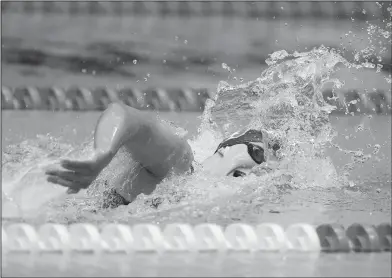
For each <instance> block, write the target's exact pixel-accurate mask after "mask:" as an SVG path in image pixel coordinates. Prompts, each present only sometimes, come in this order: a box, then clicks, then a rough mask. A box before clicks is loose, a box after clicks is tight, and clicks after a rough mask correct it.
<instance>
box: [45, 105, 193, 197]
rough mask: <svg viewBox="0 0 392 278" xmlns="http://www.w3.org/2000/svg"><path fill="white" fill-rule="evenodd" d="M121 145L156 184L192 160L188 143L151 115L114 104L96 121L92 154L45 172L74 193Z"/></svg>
mask: <svg viewBox="0 0 392 278" xmlns="http://www.w3.org/2000/svg"><path fill="white" fill-rule="evenodd" d="M123 146H124V147H126V149H127V151H128V152H130V153H131V155H132V157H133V159H135V160H136V161H138V162H139V163H140V164H141V165H142V167H144V168H145V170H146V171H145V172H143V173H146V174H149V175H150V176H151V177H149V178H154V179H155V180H156V182H155V183H158V182H159V181H160V180H161V179H162V178H164V177H166V176H167V175H168V174H169V173H170V172H175V173H178V174H180V173H184V172H186V171H187V170H188V169H189V168H190V166H191V163H192V161H193V153H192V150H191V148H190V146H189V145H188V143H187V142H186V141H185V140H184V139H181V138H180V137H179V136H177V135H176V134H175V133H174V132H173V131H172V129H171V128H170V127H168V126H166V125H165V124H163V123H161V122H160V121H158V120H157V119H156V118H155V117H153V116H152V115H151V114H148V113H145V112H142V111H139V110H137V109H134V108H132V107H129V106H126V105H123V104H118V103H114V104H111V105H109V107H108V108H107V109H106V110H105V111H104V112H103V113H102V115H101V117H100V118H99V120H98V123H97V126H96V128H95V134H94V154H93V156H92V157H91V158H89V159H87V160H82V161H79V160H70V159H63V160H61V163H60V164H61V166H62V168H60V169H57V168H53V169H52V168H50V169H48V170H47V171H46V175H47V180H48V181H49V182H52V183H55V184H59V185H62V186H65V187H68V188H69V189H68V191H67V192H68V193H77V192H78V191H79V190H80V189H83V188H88V187H89V186H90V184H91V182H93V181H94V180H95V179H96V177H97V176H98V175H99V173H100V172H101V171H102V170H103V169H104V168H105V167H106V166H107V165H108V164H109V163H110V161H111V160H112V159H113V157H114V156H115V155H116V153H117V152H118V150H119V149H120V148H121V147H123ZM125 170H127V169H125ZM146 179H147V178H146ZM145 182H146V180H144V181H143V184H145Z"/></svg>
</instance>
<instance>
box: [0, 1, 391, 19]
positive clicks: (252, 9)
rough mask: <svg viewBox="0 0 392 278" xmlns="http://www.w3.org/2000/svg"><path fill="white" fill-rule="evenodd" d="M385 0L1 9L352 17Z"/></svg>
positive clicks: (372, 11) (377, 9)
mask: <svg viewBox="0 0 392 278" xmlns="http://www.w3.org/2000/svg"><path fill="white" fill-rule="evenodd" d="M388 7H390V3H389V2H386V1H385V2H384V1H381V2H379V5H376V3H374V2H361V1H337V2H332V1H326V2H319V1H313V2H311V1H310V2H298V1H289V2H288V1H286V2H284V1H269V2H260V1H259V2H257V1H256V2H251V1H235V2H231V1H146V2H143V1H119V2H117V1H113V2H110V1H108V2H97V1H68V2H67V1H64V2H62V1H59V2H54V1H21V2H19V1H2V2H1V9H2V13H4V14H7V13H22V14H67V15H69V16H79V15H106V16H108V15H109V16H129V15H131V16H159V17H166V16H170V17H180V18H182V17H184V18H190V17H211V16H215V17H216V16H218V17H225V18H226V17H227V18H233V17H240V18H253V19H264V18H266V19H276V18H278V19H279V18H282V19H283V18H284V19H290V18H293V19H298V18H301V19H303V18H308V19H317V20H319V19H330V20H343V19H351V18H353V19H355V20H356V21H358V20H359V21H366V20H374V19H375V18H388V16H389V12H388Z"/></svg>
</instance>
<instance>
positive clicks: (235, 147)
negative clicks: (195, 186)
mask: <svg viewBox="0 0 392 278" xmlns="http://www.w3.org/2000/svg"><path fill="white" fill-rule="evenodd" d="M278 148H279V146H278V145H273V146H271V145H270V144H269V143H268V141H267V138H266V136H265V134H263V132H261V131H258V130H254V129H251V130H247V131H245V132H243V133H238V132H237V133H234V134H233V135H231V136H230V137H229V138H227V139H225V140H224V141H223V142H222V143H220V144H219V146H218V148H217V149H216V151H215V153H214V155H213V156H211V157H209V158H208V159H207V160H206V161H205V162H204V163H203V167H204V169H205V170H206V171H208V172H211V173H214V174H216V175H223V176H234V177H239V176H245V175H246V174H248V173H249V172H250V170H251V169H252V168H253V167H255V166H257V165H260V164H262V163H264V162H266V161H267V160H268V159H269V158H270V157H271V155H274V152H275V151H276V150H277V149H278Z"/></svg>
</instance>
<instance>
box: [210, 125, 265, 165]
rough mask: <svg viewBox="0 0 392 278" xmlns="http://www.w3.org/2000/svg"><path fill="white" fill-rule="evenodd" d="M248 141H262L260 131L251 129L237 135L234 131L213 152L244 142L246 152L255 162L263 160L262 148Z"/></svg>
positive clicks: (259, 162)
mask: <svg viewBox="0 0 392 278" xmlns="http://www.w3.org/2000/svg"><path fill="white" fill-rule="evenodd" d="M250 142H263V134H262V132H261V131H257V130H253V129H251V130H248V131H246V132H245V133H243V134H241V135H239V136H238V133H235V134H233V135H232V136H231V137H230V138H228V139H226V140H224V141H223V142H222V143H220V144H219V146H218V148H217V149H216V151H215V153H216V152H217V151H219V150H220V149H222V148H225V147H230V146H234V145H238V144H244V145H246V146H247V148H248V154H249V156H250V157H251V158H252V159H253V161H254V162H256V163H257V164H261V163H263V162H265V161H266V160H265V155H264V148H262V147H260V146H258V145H256V144H252V143H250Z"/></svg>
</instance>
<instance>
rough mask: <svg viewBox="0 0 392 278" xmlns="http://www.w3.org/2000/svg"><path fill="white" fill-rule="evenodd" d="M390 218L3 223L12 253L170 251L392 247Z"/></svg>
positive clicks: (334, 250)
mask: <svg viewBox="0 0 392 278" xmlns="http://www.w3.org/2000/svg"><path fill="white" fill-rule="evenodd" d="M391 235H392V228H391V224H390V223H382V224H380V225H378V226H373V225H366V224H358V223H355V224H352V225H350V226H349V227H348V228H347V229H345V228H344V227H343V226H341V225H338V224H322V225H319V226H313V225H310V224H304V223H298V224H293V225H290V226H288V227H287V228H286V229H284V228H283V227H282V226H280V225H278V224H274V223H262V224H259V225H257V226H252V225H248V224H243V223H235V224H230V225H228V226H227V227H225V228H224V227H221V226H219V225H216V224H211V223H204V224H199V225H196V226H191V225H189V224H185V223H173V224H168V225H166V226H165V227H164V228H163V229H161V228H160V227H159V226H158V225H154V224H136V225H133V226H129V225H125V224H113V223H109V224H105V225H103V226H101V227H97V226H95V225H93V224H89V223H77V224H72V225H70V226H64V225H61V224H54V223H47V224H44V225H42V226H40V227H38V228H34V227H33V226H31V225H29V224H25V223H12V224H9V225H7V226H5V227H4V226H3V227H2V251H3V254H5V255H7V254H9V253H13V254H15V253H24V254H37V253H61V254H68V253H87V254H101V253H123V254H132V253H141V252H142V253H167V252H187V253H189V252H192V253H203V252H215V253H227V252H306V253H309V252H312V253H319V252H326V253H347V252H367V253H368V252H391Z"/></svg>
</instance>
